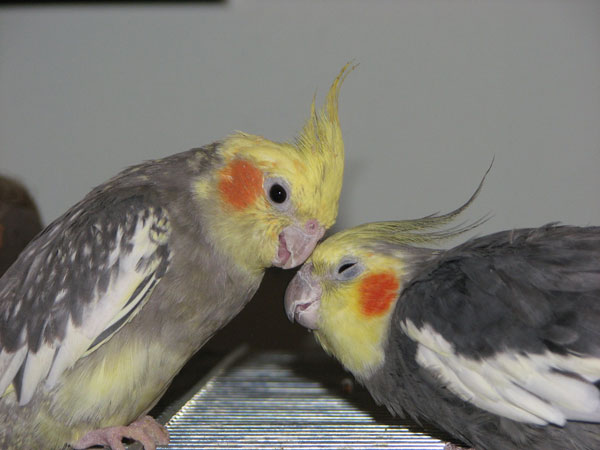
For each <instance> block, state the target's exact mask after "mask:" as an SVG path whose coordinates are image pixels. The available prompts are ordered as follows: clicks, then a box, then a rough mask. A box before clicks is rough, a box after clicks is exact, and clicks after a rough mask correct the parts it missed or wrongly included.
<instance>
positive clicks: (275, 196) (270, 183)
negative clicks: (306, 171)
mask: <svg viewBox="0 0 600 450" xmlns="http://www.w3.org/2000/svg"><path fill="white" fill-rule="evenodd" d="M264 190H265V196H267V197H268V199H269V201H270V202H271V205H273V206H274V207H275V208H276V209H278V210H279V211H287V210H288V209H289V208H290V207H291V206H292V202H291V201H290V200H291V196H292V194H291V192H292V191H291V189H290V185H289V183H288V182H287V181H286V180H285V179H283V178H281V177H267V178H266V179H265V184H264Z"/></svg>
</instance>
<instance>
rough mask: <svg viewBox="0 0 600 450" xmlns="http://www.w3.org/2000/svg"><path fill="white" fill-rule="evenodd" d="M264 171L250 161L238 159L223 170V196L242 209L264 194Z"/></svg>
mask: <svg viewBox="0 0 600 450" xmlns="http://www.w3.org/2000/svg"><path fill="white" fill-rule="evenodd" d="M262 185H263V175H262V172H261V171H260V170H259V169H257V168H256V166H253V165H252V164H250V163H249V162H248V161H244V160H241V159H236V160H234V161H232V162H231V163H229V165H228V166H226V167H225V168H224V169H223V170H222V171H221V180H220V181H219V192H220V193H221V198H222V199H223V200H224V201H225V202H226V203H228V204H229V205H231V206H233V207H234V208H235V209H238V210H241V209H245V208H247V207H248V206H250V205H251V204H252V203H254V202H255V201H256V199H257V198H258V197H259V196H260V195H261V194H262V190H263V187H262Z"/></svg>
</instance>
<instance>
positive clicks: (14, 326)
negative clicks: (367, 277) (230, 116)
mask: <svg viewBox="0 0 600 450" xmlns="http://www.w3.org/2000/svg"><path fill="white" fill-rule="evenodd" d="M350 70H351V68H350V67H349V66H345V67H344V68H343V69H342V71H341V72H340V74H339V76H338V77H337V78H336V80H335V81H334V83H333V85H332V86H331V89H330V90H329V93H328V94H327V97H326V100H325V105H324V107H323V109H322V110H321V111H319V112H318V113H317V112H315V107H314V101H313V105H312V109H311V114H310V118H309V120H308V121H307V123H306V124H305V126H304V128H303V130H302V132H301V134H300V136H299V138H298V139H297V140H296V141H295V143H294V144H287V143H276V142H272V141H269V140H267V139H265V138H262V137H259V136H253V135H249V134H244V133H236V134H233V135H232V136H230V137H228V138H226V139H224V140H223V141H222V142H217V143H214V144H211V145H208V146H206V147H202V148H198V149H193V150H190V151H187V152H184V153H179V154H176V155H173V156H170V157H167V158H164V159H160V160H155V161H149V162H146V163H143V164H140V165H137V166H134V167H131V168H129V169H126V170H125V171H123V172H122V173H120V174H119V175H117V176H116V177H115V178H113V179H111V180H109V181H108V182H106V183H105V184H102V185H101V186H99V187H97V188H95V189H94V190H93V191H92V192H90V193H89V194H88V195H87V196H86V197H85V198H84V199H83V200H82V201H81V202H79V203H78V204H76V205H75V206H73V207H72V208H71V209H70V210H68V211H67V212H66V213H65V214H64V215H63V216H62V217H60V218H58V219H57V220H56V221H55V222H53V223H52V224H51V225H49V226H48V227H47V228H46V229H45V230H44V231H43V232H42V233H41V234H40V235H38V236H37V237H36V239H35V240H34V241H33V242H32V243H31V244H30V245H29V246H28V247H26V248H25V250H24V251H23V253H22V254H21V255H20V257H19V259H18V260H17V261H16V262H15V264H13V265H12V266H11V267H10V269H9V270H8V271H7V273H6V274H5V275H4V277H3V278H2V279H1V280H0V395H1V397H0V448H2V449H3V450H6V449H25V448H28V449H33V448H39V449H41V448H43V449H57V448H62V447H63V446H65V444H70V445H71V446H73V447H74V448H77V449H81V448H87V447H89V446H92V445H106V446H110V447H112V448H113V449H115V450H116V449H123V448H124V447H123V444H122V443H121V440H122V438H124V437H128V438H131V439H135V440H138V441H141V442H142V443H143V445H144V446H145V448H146V449H153V448H154V447H155V444H156V443H161V444H164V443H166V441H167V440H168V437H167V435H166V430H164V429H163V428H162V427H161V426H160V425H158V424H157V423H156V422H154V421H153V419H150V418H149V417H147V416H146V417H144V415H145V414H146V412H147V411H148V410H149V409H151V408H152V406H153V405H154V404H155V403H156V402H157V400H158V399H159V398H160V396H161V395H162V394H163V393H164V391H165V390H166V388H167V387H168V385H169V384H170V382H171V380H172V379H173V377H174V376H175V375H176V374H177V372H178V371H179V370H180V368H181V367H182V366H183V365H184V363H185V362H186V361H187V360H188V359H189V358H190V357H191V356H192V355H193V354H194V353H195V352H196V351H197V350H198V349H199V348H200V347H202V345H203V344H204V343H205V342H206V341H207V340H208V339H209V338H210V337H211V336H212V335H213V334H214V333H215V332H216V331H217V330H219V329H220V328H221V327H223V326H224V325H225V324H226V323H227V322H228V321H229V320H230V319H231V318H232V317H234V316H235V315H236V314H237V313H238V312H239V311H240V310H241V309H242V307H243V306H244V305H245V304H246V303H247V302H248V300H250V298H251V297H252V295H253V294H254V292H255V291H256V290H257V288H258V285H259V283H260V281H261V279H262V277H263V273H264V270H265V268H267V267H269V266H277V267H281V268H290V267H294V266H297V265H299V264H301V263H302V262H303V261H304V260H305V259H306V258H307V257H308V256H309V255H310V253H311V252H312V250H313V248H314V246H315V245H316V243H317V241H318V240H319V239H320V238H321V237H322V236H323V233H324V232H325V230H326V229H327V228H329V227H330V226H331V225H332V224H333V223H334V221H335V218H336V215H337V210H338V198H339V195H340V191H341V185H342V174H343V161H344V145H343V141H342V135H341V130H340V126H339V122H338V112H337V102H338V92H339V88H340V85H341V84H342V82H343V80H344V78H345V77H346V76H347V74H348V73H349V71H350Z"/></svg>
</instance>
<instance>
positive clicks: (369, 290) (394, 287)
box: [359, 272, 399, 316]
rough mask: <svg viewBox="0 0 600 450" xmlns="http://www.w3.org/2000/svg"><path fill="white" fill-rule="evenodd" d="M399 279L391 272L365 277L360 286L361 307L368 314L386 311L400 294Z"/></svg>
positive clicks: (378, 313) (376, 314)
mask: <svg viewBox="0 0 600 450" xmlns="http://www.w3.org/2000/svg"><path fill="white" fill-rule="evenodd" d="M398 287H399V285H398V280H397V279H396V277H395V276H394V275H393V274H392V273H389V272H384V273H376V274H373V275H369V276H367V277H365V278H364V279H363V280H362V281H361V283H360V286H359V291H360V309H361V311H362V313H363V314H364V315H366V316H379V315H381V314H383V313H385V312H386V311H387V310H388V309H389V307H390V305H391V304H392V302H393V301H394V300H395V299H396V297H397V296H398Z"/></svg>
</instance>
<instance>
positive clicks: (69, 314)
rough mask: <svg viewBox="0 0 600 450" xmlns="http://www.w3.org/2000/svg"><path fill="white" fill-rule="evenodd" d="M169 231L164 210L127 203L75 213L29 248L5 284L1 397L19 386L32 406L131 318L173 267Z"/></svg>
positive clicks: (1, 289) (0, 312)
mask: <svg viewBox="0 0 600 450" xmlns="http://www.w3.org/2000/svg"><path fill="white" fill-rule="evenodd" d="M80 206H81V205H80ZM169 234H170V226H169V221H168V217H167V215H166V212H165V211H164V210H163V209H161V208H159V207H147V206H145V207H142V205H140V204H139V202H138V201H134V200H131V201H128V200H124V201H122V202H120V203H119V204H118V205H114V206H113V208H111V210H110V211H105V210H102V211H100V212H97V213H96V214H91V215H90V214H87V212H86V210H85V209H84V208H80V209H75V210H74V211H71V213H70V214H69V213H68V214H67V215H65V216H63V217H62V218H61V219H59V220H58V221H57V222H55V223H54V224H53V225H51V226H50V227H49V228H48V229H47V230H45V232H44V233H43V234H42V235H40V236H39V237H38V239H36V240H35V241H34V242H33V243H32V244H31V245H30V246H29V247H28V248H26V249H25V250H24V252H23V254H22V255H21V257H20V259H19V260H18V261H17V263H15V266H13V267H11V269H9V272H7V274H6V275H5V277H3V278H2V279H1V280H0V299H1V300H0V301H1V302H2V303H1V304H0V308H1V309H0V329H1V331H0V395H2V393H4V392H5V391H6V390H7V388H8V387H9V386H10V385H11V383H12V384H13V386H14V388H15V389H16V391H17V394H18V398H19V403H20V404H26V403H28V402H29V401H30V400H31V397H32V396H33V394H34V392H35V391H36V389H37V388H38V386H39V385H40V384H41V383H42V382H44V384H45V387H46V388H52V387H53V386H54V385H55V384H56V382H57V381H58V380H59V378H60V376H61V374H62V373H63V372H64V371H65V370H66V369H68V368H70V367H71V366H73V364H75V363H76V361H77V360H78V359H80V358H82V357H84V356H86V355H87V354H89V353H91V352H93V351H95V350H96V349H98V348H99V347H100V346H101V345H102V344H103V343H104V342H106V341H107V340H108V339H110V338H111V337H112V336H113V335H114V333H116V332H117V331H118V330H119V329H120V328H121V327H122V326H124V325H125V324H126V323H127V322H128V321H130V320H132V319H133V317H134V316H135V315H136V314H137V312H138V311H139V310H140V309H141V308H142V307H143V305H144V304H145V302H146V301H147V300H148V298H149V297H150V295H151V293H152V290H153V289H154V287H155V285H156V283H157V282H158V281H159V279H160V278H161V277H162V276H163V275H164V273H165V272H166V270H167V268H168V264H169V259H170V253H169V249H168V237H169Z"/></svg>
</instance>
